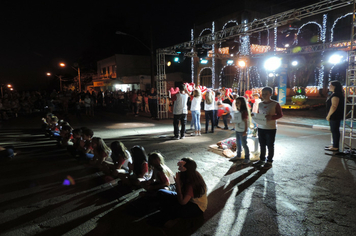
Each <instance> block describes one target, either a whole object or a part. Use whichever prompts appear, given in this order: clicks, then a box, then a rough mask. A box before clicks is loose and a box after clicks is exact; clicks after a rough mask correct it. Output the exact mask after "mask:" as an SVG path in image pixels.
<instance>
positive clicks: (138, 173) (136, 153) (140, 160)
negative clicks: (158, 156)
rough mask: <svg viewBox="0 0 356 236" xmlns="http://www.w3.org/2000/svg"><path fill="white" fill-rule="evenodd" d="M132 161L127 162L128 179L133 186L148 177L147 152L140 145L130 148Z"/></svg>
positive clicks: (138, 184)
mask: <svg viewBox="0 0 356 236" xmlns="http://www.w3.org/2000/svg"><path fill="white" fill-rule="evenodd" d="M131 156H132V163H129V181H130V183H131V184H132V185H134V186H140V183H141V182H142V181H144V180H145V177H146V178H147V179H148V162H147V154H146V151H145V149H144V148H143V147H142V146H138V145H136V146H133V147H132V148H131Z"/></svg>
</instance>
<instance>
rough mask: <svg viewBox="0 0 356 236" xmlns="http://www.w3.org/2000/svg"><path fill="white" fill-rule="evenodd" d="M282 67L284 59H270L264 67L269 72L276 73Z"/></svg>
mask: <svg viewBox="0 0 356 236" xmlns="http://www.w3.org/2000/svg"><path fill="white" fill-rule="evenodd" d="M281 65H282V59H281V58H278V57H270V58H268V59H267V60H266V61H265V64H264V67H265V69H266V70H268V71H275V70H277V69H278V68H279V67H280V66H281Z"/></svg>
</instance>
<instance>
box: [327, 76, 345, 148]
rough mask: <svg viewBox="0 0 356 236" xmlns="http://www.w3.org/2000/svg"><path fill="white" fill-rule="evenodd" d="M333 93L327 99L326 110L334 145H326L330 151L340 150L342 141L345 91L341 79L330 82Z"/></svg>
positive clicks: (330, 89)
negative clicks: (341, 124)
mask: <svg viewBox="0 0 356 236" xmlns="http://www.w3.org/2000/svg"><path fill="white" fill-rule="evenodd" d="M329 91H330V92H332V93H331V95H330V96H329V97H328V98H327V99H326V110H327V111H328V115H327V116H326V120H327V121H329V124H330V131H331V136H332V140H333V145H332V146H329V147H326V148H325V149H326V150H329V151H339V142H340V123H341V120H343V119H344V92H343V89H342V85H341V83H340V82H339V81H337V80H334V81H331V82H330V84H329Z"/></svg>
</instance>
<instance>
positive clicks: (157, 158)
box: [143, 152, 174, 192]
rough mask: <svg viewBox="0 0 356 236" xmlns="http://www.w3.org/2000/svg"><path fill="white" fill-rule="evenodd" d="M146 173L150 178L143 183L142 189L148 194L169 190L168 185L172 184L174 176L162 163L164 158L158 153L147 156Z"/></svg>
mask: <svg viewBox="0 0 356 236" xmlns="http://www.w3.org/2000/svg"><path fill="white" fill-rule="evenodd" d="M148 172H149V173H150V175H151V178H150V179H148V180H147V181H145V182H144V183H143V187H144V188H145V189H146V190H147V191H148V192H153V191H157V190H158V189H169V186H170V184H172V183H173V182H174V180H173V176H174V174H173V172H172V171H171V169H169V167H168V166H166V164H165V163H164V157H163V155H162V154H161V153H160V152H151V153H150V154H148ZM172 180H173V181H172Z"/></svg>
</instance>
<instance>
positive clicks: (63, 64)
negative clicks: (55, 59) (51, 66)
mask: <svg viewBox="0 0 356 236" xmlns="http://www.w3.org/2000/svg"><path fill="white" fill-rule="evenodd" d="M59 66H60V67H66V64H65V63H63V62H61V63H59ZM71 68H72V69H73V70H75V71H77V72H78V87H79V93H80V92H81V91H82V85H81V81H80V68H79V66H78V68H75V67H74V66H71Z"/></svg>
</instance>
